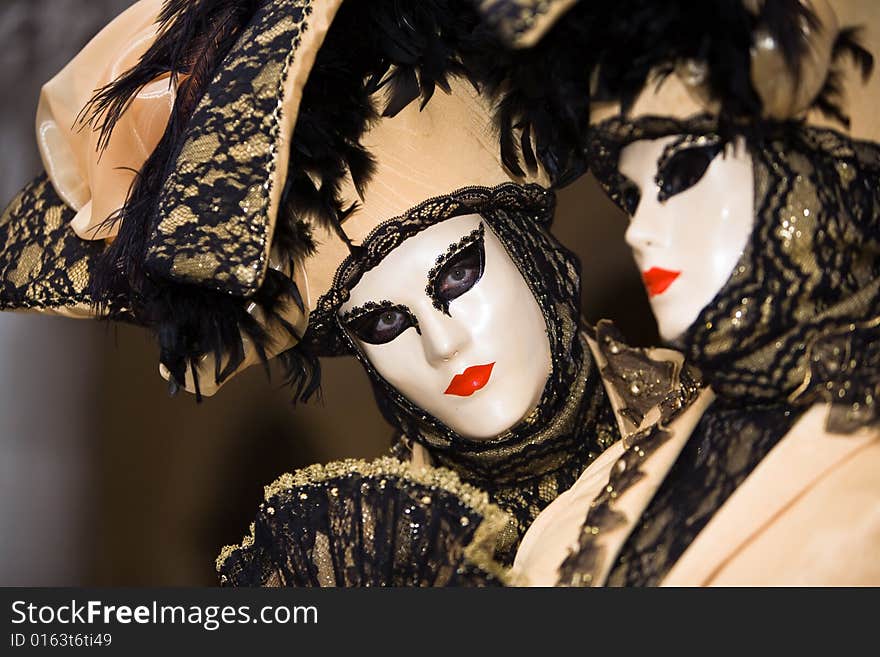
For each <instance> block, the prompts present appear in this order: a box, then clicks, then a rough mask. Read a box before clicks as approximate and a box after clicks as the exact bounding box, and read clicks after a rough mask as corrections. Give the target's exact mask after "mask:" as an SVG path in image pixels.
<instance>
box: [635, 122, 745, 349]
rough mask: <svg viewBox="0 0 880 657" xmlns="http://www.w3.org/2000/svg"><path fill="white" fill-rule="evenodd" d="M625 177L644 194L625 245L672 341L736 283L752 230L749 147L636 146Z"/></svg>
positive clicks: (698, 141)
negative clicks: (726, 285) (735, 275)
mask: <svg viewBox="0 0 880 657" xmlns="http://www.w3.org/2000/svg"><path fill="white" fill-rule="evenodd" d="M619 170H620V173H621V174H622V175H623V176H625V177H626V178H627V179H628V180H629V181H631V182H632V183H633V185H635V187H636V188H637V189H638V201H637V203H638V204H637V205H636V206H635V208H628V210H629V211H630V212H631V213H632V214H631V218H630V224H629V228H628V229H627V231H626V241H627V243H628V244H629V246H630V247H631V248H632V250H633V257H634V258H635V261H636V264H637V265H638V267H639V270H640V271H641V272H642V278H643V280H644V283H645V288H646V290H647V292H648V297H649V301H650V303H651V309H652V310H653V312H654V316H655V318H656V319H657V325H658V328H659V331H660V336H661V337H662V338H663V339H664V340H666V341H667V342H673V341H674V340H675V339H676V338H678V337H679V336H680V335H681V334H682V333H684V332H685V330H686V329H687V328H688V327H689V326H690V325H691V324H693V322H694V321H695V320H696V319H697V316H698V315H699V313H700V311H701V310H702V309H703V308H704V307H705V306H706V305H708V304H709V302H710V301H711V300H712V299H713V298H714V297H715V295H716V294H717V293H718V291H719V290H720V289H721V288H722V286H723V285H724V283H725V282H726V281H727V279H728V278H730V274H731V272H732V271H733V268H734V267H735V266H736V263H737V261H738V260H739V259H740V256H741V255H742V252H743V249H744V248H745V246H746V242H747V240H748V237H749V235H750V234H751V232H752V225H753V218H754V208H753V207H752V206H753V203H752V198H753V191H752V189H753V181H752V164H751V156H750V155H749V153H748V151H747V150H746V149H745V148H744V145H743V144H740V145H739V148H735V147H734V146H733V145H732V144H731V145H727V146H726V147H725V146H722V145H721V144H719V143H718V140H717V139H712V138H711V137H705V136H698V137H695V136H692V135H671V136H668V137H663V138H661V139H653V140H642V141H637V142H633V143H632V144H629V145H628V146H626V147H625V148H624V149H622V151H621V153H620V164H619Z"/></svg>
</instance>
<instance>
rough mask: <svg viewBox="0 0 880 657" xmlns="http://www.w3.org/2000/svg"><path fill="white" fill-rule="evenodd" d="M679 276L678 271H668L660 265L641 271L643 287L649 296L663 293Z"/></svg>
mask: <svg viewBox="0 0 880 657" xmlns="http://www.w3.org/2000/svg"><path fill="white" fill-rule="evenodd" d="M679 276H681V272H680V271H669V270H668V269H661V268H660V267H651V268H650V269H649V270H648V271H646V272H643V273H642V280H643V281H645V287H646V288H647V289H648V296H649V297H656V296H657V295H658V294H663V293H664V292H666V290H667V289H668V288H669V286H670V285H672V283H673V282H674V281H675V279H676V278H678V277H679Z"/></svg>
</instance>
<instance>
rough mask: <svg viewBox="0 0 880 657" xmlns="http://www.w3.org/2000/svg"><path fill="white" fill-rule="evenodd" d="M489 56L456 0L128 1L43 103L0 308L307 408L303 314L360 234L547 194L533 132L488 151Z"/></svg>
mask: <svg viewBox="0 0 880 657" xmlns="http://www.w3.org/2000/svg"><path fill="white" fill-rule="evenodd" d="M501 50H502V49H501V48H499V47H498V46H497V45H496V44H495V39H494V37H493V36H492V33H491V31H490V30H488V29H487V28H486V27H485V25H484V24H483V23H482V22H481V21H480V18H479V14H478V13H477V12H476V11H475V10H474V8H473V7H472V6H471V5H470V4H469V3H467V2H463V1H458V2H456V1H454V0H431V1H415V0H413V1H401V0H381V1H371V2H358V1H355V0H349V1H348V2H342V1H341V0H164V2H163V1H162V0H141V1H140V2H138V3H137V4H135V5H134V6H133V7H132V8H130V9H129V10H128V11H126V12H125V13H124V14H122V15H121V16H119V17H118V18H117V19H116V20H115V21H113V22H112V23H111V24H110V25H109V26H108V27H106V28H105V29H104V30H103V31H102V32H101V33H100V34H99V35H98V36H97V37H95V39H94V40H93V41H92V42H91V43H89V44H88V46H87V47H86V48H85V49H84V50H83V51H82V52H81V53H80V54H79V55H78V56H77V57H76V58H75V59H74V60H73V61H72V62H71V63H70V64H69V65H68V66H67V67H66V68H65V69H64V70H63V71H62V72H61V73H60V74H59V75H58V76H57V77H56V78H54V79H53V80H52V81H50V82H49V83H48V84H47V85H46V86H45V87H44V89H43V95H42V98H41V102H40V107H39V111H38V116H37V137H38V142H39V146H40V151H41V153H42V156H43V161H44V164H45V167H46V173H45V174H43V175H41V176H39V177H38V178H37V179H36V180H35V181H34V182H33V183H32V184H30V185H29V186H28V187H27V188H26V189H25V190H24V191H23V192H21V194H20V195H19V196H18V197H17V198H16V199H15V200H14V201H13V202H12V203H11V205H10V206H9V207H8V208H7V210H6V211H5V213H4V214H3V216H2V219H0V244H2V251H0V309H12V310H20V309H31V310H38V311H43V312H57V313H61V314H65V315H70V316H95V315H96V314H97V315H99V316H101V317H107V318H112V319H123V320H128V321H133V322H136V323H138V324H142V325H145V326H147V327H149V328H150V329H152V330H153V331H154V332H155V334H156V335H157V336H158V341H159V344H160V350H161V353H160V363H161V370H162V372H163V375H164V376H165V377H166V378H168V379H169V380H170V382H171V386H172V389H176V388H177V387H180V386H185V387H187V388H188V389H190V390H191V391H193V392H195V393H196V394H197V395H200V394H210V393H211V392H213V391H214V390H216V388H217V387H218V386H219V385H220V384H221V383H222V382H224V381H225V380H227V379H228V378H229V377H230V376H231V375H232V374H233V373H234V372H236V371H239V370H241V369H242V368H243V367H245V366H247V365H250V364H253V363H257V362H261V361H262V362H265V361H266V360H267V359H268V358H270V357H272V356H275V355H279V354H280V355H281V358H282V360H283V361H284V363H285V365H286V373H287V375H288V376H289V377H290V379H291V382H292V383H294V384H295V391H296V397H298V398H307V397H308V396H309V395H311V394H312V393H313V392H314V391H315V390H316V388H317V386H318V364H317V359H316V356H315V353H314V352H313V351H312V350H309V349H306V348H304V347H303V346H302V344H301V340H302V338H303V336H304V334H305V333H306V332H307V331H308V327H309V316H310V312H311V311H313V310H314V309H315V307H316V304H317V303H318V300H319V299H320V298H321V297H322V295H323V294H325V293H326V291H327V289H328V287H329V286H330V285H331V282H332V280H333V277H334V275H335V273H336V270H337V268H338V267H339V265H340V263H342V261H343V260H344V259H345V258H347V257H349V256H351V255H352V254H354V255H357V254H358V252H359V249H361V248H362V242H363V240H364V238H365V237H366V236H367V235H368V234H369V233H370V232H371V231H372V230H373V229H375V228H376V226H377V225H379V224H381V223H382V222H384V221H386V220H389V219H391V218H394V217H396V216H398V215H400V214H401V213H403V212H405V211H406V210H408V209H409V208H411V207H413V206H415V205H417V204H418V203H420V202H422V201H424V200H426V199H428V198H431V197H436V196H442V195H444V194H448V193H449V192H452V191H454V190H456V189H459V188H462V187H466V186H487V187H491V186H495V185H498V184H501V183H509V182H512V181H513V182H519V183H525V182H539V183H541V184H547V182H548V180H547V178H546V176H545V174H544V173H543V171H542V170H541V168H540V167H539V166H538V164H537V161H536V158H535V156H534V153H533V151H532V138H533V137H532V135H531V133H529V132H528V131H526V130H525V129H524V127H523V126H522V125H521V124H520V123H519V122H518V121H516V120H515V119H514V118H513V117H511V116H502V118H501V119H500V121H501V125H502V128H503V129H502V130H501V131H500V139H499V131H498V130H497V129H496V127H495V120H494V118H493V117H494V116H495V112H494V104H493V101H492V100H491V97H490V92H499V89H500V87H501V84H502V76H501V75H500V74H499V72H498V70H497V68H496V67H495V64H494V63H492V62H494V56H493V53H496V52H501ZM95 90H97V91H95ZM499 116H501V114H499ZM520 164H522V166H520Z"/></svg>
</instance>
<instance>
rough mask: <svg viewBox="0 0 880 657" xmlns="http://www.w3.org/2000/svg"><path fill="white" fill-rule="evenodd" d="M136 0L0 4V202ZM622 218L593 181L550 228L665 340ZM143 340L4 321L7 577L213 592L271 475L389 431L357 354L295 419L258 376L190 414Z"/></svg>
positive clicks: (0, 317) (0, 486) (588, 271)
mask: <svg viewBox="0 0 880 657" xmlns="http://www.w3.org/2000/svg"><path fill="white" fill-rule="evenodd" d="M130 4H131V1H130V0H2V2H0V43H3V44H4V47H3V48H2V49H0V89H2V90H3V92H2V96H3V98H2V101H0V154H2V157H0V203H2V204H4V206H5V204H6V203H7V202H8V201H9V200H11V199H12V197H13V196H14V195H15V193H16V192H17V191H18V190H19V189H20V188H21V187H22V186H24V185H25V184H26V183H27V182H28V180H30V178H32V177H33V176H35V175H36V174H37V173H39V171H40V170H41V168H42V165H41V164H40V159H39V156H38V154H37V150H36V146H35V138H34V127H33V119H34V113H35V112H36V107H37V100H38V96H39V90H40V86H41V85H42V84H43V83H44V82H45V81H47V80H48V79H50V78H51V77H52V76H53V75H54V74H55V73H57V72H58V71H59V70H60V69H61V68H62V67H63V66H64V65H65V64H66V63H67V62H68V61H69V60H70V59H71V58H72V57H73V56H74V55H75V54H76V52H77V51H78V50H79V49H80V48H81V47H82V46H83V45H85V43H86V42H87V41H88V40H89V39H90V38H91V37H92V36H94V34H95V33H97V31H98V30H99V29H100V28H101V27H103V26H104V25H105V24H106V23H107V22H108V21H109V20H110V19H111V18H112V17H113V16H115V15H116V14H118V13H119V12H120V11H122V10H123V9H125V8H126V7H127V6H129V5H130ZM625 227H626V220H625V217H624V216H623V215H622V214H620V213H619V212H618V211H617V210H616V209H615V208H614V207H613V206H612V205H611V204H610V202H608V201H607V200H606V199H605V198H604V197H603V196H602V194H601V192H600V191H599V190H598V188H597V186H596V185H595V183H594V182H593V181H592V180H590V179H588V178H584V179H582V180H581V181H579V182H577V183H575V184H574V185H572V186H571V187H569V188H567V189H565V190H563V191H562V192H561V193H560V195H559V209H558V212H557V220H556V228H555V232H556V234H557V236H558V237H559V238H560V239H561V240H562V241H563V242H564V243H565V244H566V245H568V246H569V247H570V248H571V249H573V250H574V251H575V252H576V253H577V254H578V255H579V256H580V258H581V261H582V263H583V289H584V292H583V310H584V314H585V316H586V317H587V318H588V319H591V320H596V319H599V318H603V317H607V318H611V319H614V320H615V321H616V322H617V323H618V326H619V327H620V328H621V329H622V330H623V331H624V333H625V334H626V335H627V336H628V337H629V338H630V340H631V341H632V342H634V343H639V344H650V343H651V342H652V341H654V340H655V339H656V328H655V325H654V322H653V319H652V318H651V314H650V311H649V309H648V305H647V299H646V297H645V293H644V290H643V288H642V285H641V282H640V278H639V275H638V272H637V271H636V269H635V267H634V265H633V264H632V262H631V259H630V255H629V252H628V250H627V249H626V247H625V245H624V242H623V232H624V229H625ZM157 357H158V354H157V350H156V348H155V347H154V345H153V343H152V341H151V339H150V337H149V336H148V335H147V334H146V333H145V332H143V331H140V330H138V329H135V328H132V327H129V326H115V325H110V324H107V323H103V322H88V321H75V320H67V319H59V318H49V317H41V316H38V315H30V314H0V585H22V586H26V585H32V586H33V585H47V586H48V585H54V586H60V585H71V586H143V585H154V586H162V585H165V586H168V585H179V586H187V585H214V584H216V576H215V574H214V559H215V557H216V555H217V553H218V552H219V550H220V547H221V546H222V545H224V544H227V543H237V542H239V541H240V540H241V536H242V535H243V534H244V533H245V532H246V530H247V527H248V524H249V523H250V522H251V520H252V519H253V517H254V515H255V513H256V510H257V505H258V504H259V502H260V501H261V500H262V488H263V486H264V485H265V484H268V483H270V482H271V481H272V480H274V479H275V478H276V477H277V476H278V475H279V474H281V473H283V472H285V471H289V470H292V469H295V468H298V467H301V466H304V465H308V464H310V463H314V462H323V461H329V460H333V459H338V458H345V457H372V456H377V455H379V454H381V453H383V452H384V451H385V450H387V448H388V445H389V438H390V429H389V427H388V426H387V425H385V423H384V422H383V420H382V419H381V417H380V415H379V412H378V410H377V409H376V407H375V404H374V402H373V398H372V393H371V391H370V388H369V385H368V382H367V379H366V375H365V374H364V373H363V371H362V370H361V368H360V366H359V365H358V364H357V363H356V362H355V361H353V360H351V359H330V360H327V361H325V362H324V363H323V366H324V376H323V397H324V399H323V403H321V402H312V403H310V404H309V405H307V406H304V405H300V406H298V407H296V408H295V409H294V408H293V407H292V406H291V404H290V393H289V391H288V390H286V389H285V388H283V387H280V384H279V383H278V382H277V381H268V380H267V378H266V375H265V373H264V372H262V371H259V368H252V369H251V371H248V372H245V373H244V374H242V375H240V376H238V377H236V378H235V379H233V380H232V381H231V382H230V383H228V384H227V385H226V386H224V387H223V389H221V391H220V392H219V393H218V395H217V396H215V397H214V398H210V399H207V400H205V401H204V402H203V403H201V404H196V402H195V400H194V399H193V398H192V397H188V396H186V395H184V394H181V395H179V396H178V397H176V398H174V399H171V398H169V396H168V394H167V387H166V385H165V384H164V382H163V381H162V379H161V378H160V377H159V375H158V372H157V362H158V361H157Z"/></svg>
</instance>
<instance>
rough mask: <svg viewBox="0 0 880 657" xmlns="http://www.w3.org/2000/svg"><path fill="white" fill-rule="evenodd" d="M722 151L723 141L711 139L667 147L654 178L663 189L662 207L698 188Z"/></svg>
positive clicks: (706, 138)
mask: <svg viewBox="0 0 880 657" xmlns="http://www.w3.org/2000/svg"><path fill="white" fill-rule="evenodd" d="M721 149H722V146H721V144H720V142H719V140H718V139H713V138H709V137H700V138H698V139H697V140H696V141H690V140H684V141H677V142H674V143H673V144H671V145H670V146H669V147H667V149H666V150H664V151H663V155H661V156H660V161H659V162H658V163H657V175H656V176H655V178H654V180H655V182H656V183H657V186H658V187H659V188H660V191H659V192H658V194H657V200H658V201H660V202H661V203H662V202H663V201H666V200H668V199H670V198H672V197H673V196H675V195H676V194H680V193H681V192H683V191H685V190H687V189H690V188H691V187H693V186H694V185H696V184H697V183H698V182H699V181H700V179H701V178H702V177H703V176H704V175H705V173H706V170H707V169H708V168H709V165H710V164H712V161H713V160H714V159H715V157H716V156H717V155H718V153H720V152H721Z"/></svg>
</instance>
